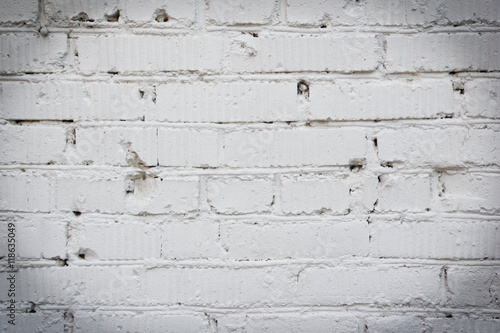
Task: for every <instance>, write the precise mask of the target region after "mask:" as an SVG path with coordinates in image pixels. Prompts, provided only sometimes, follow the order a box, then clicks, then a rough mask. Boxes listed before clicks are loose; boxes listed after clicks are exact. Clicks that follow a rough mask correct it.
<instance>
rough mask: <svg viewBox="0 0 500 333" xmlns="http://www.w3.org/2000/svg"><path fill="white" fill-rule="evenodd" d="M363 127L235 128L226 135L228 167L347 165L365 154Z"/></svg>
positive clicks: (225, 153) (225, 155) (225, 156)
mask: <svg viewBox="0 0 500 333" xmlns="http://www.w3.org/2000/svg"><path fill="white" fill-rule="evenodd" d="M366 146H367V141H366V138H365V133H364V131H362V130H360V129H354V128H341V129H337V128H333V129H322V128H305V129H304V128H297V129H286V130H258V131H253V132H250V131H238V132H231V133H228V134H227V135H226V139H225V150H224V158H225V164H226V165H228V166H230V167H252V166H256V167H270V166H303V165H313V166H331V165H349V164H350V163H351V162H353V161H361V160H363V159H364V158H365V153H366Z"/></svg>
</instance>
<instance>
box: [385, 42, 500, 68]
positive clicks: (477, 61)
mask: <svg viewBox="0 0 500 333" xmlns="http://www.w3.org/2000/svg"><path fill="white" fill-rule="evenodd" d="M386 40H387V66H386V67H387V70H388V71H389V72H395V73H398V72H400V73H404V72H450V71H483V70H484V71H497V70H499V69H500V57H498V56H492V57H485V56H484V55H485V54H488V55H490V54H498V53H500V34H499V33H482V34H477V33H456V34H444V33H436V34H421V35H410V36H408V35H391V36H388V37H387V38H386Z"/></svg>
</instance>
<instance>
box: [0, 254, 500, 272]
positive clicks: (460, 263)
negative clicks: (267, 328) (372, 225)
mask: <svg viewBox="0 0 500 333" xmlns="http://www.w3.org/2000/svg"><path fill="white" fill-rule="evenodd" d="M68 265H69V266H59V267H63V268H64V267H74V268H76V267H79V268H81V267H88V268H94V267H116V268H118V267H122V266H126V267H138V268H144V269H145V270H153V269H162V268H204V269H205V268H207V269H209V268H221V269H231V268H258V267H281V266H284V267H293V268H294V269H295V268H302V266H304V265H305V266H307V268H311V267H316V266H321V267H329V268H338V267H341V268H352V267H356V268H379V267H383V268H389V267H394V266H397V267H420V268H422V267H435V266H439V267H441V266H447V267H457V268H458V267H489V268H500V260H499V259H492V260H480V259H423V258H375V257H363V256H360V257H351V256H345V257H336V258H330V259H318V258H314V259H308V258H297V259H270V260H267V259H262V260H249V259H248V260H247V259H240V260H237V259H233V260H231V259H221V258H206V259H143V260H139V259H137V260H80V259H77V260H71V259H70V260H68ZM29 267H30V266H26V267H23V268H29ZM49 267H50V266H49ZM54 267H56V266H54ZM6 270H7V269H6V268H1V271H6Z"/></svg>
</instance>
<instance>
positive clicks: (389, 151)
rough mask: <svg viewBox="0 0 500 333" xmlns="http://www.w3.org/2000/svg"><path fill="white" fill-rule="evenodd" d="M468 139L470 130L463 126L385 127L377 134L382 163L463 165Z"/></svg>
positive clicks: (379, 155)
mask: <svg viewBox="0 0 500 333" xmlns="http://www.w3.org/2000/svg"><path fill="white" fill-rule="evenodd" d="M467 140H468V131H467V129H466V128H462V127H448V128H435V129H422V128H414V127H411V128H403V129H397V130H392V129H385V130H382V131H381V132H379V133H378V134H377V146H378V157H379V159H380V160H381V161H382V163H384V162H390V163H404V164H410V165H415V164H416V165H431V166H442V167H446V166H457V165H463V164H464V162H465V160H466V158H467V157H466V155H467V154H468V153H469V152H468V151H466V150H464V146H466V145H467ZM485 149H486V147H485Z"/></svg>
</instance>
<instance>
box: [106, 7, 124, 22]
mask: <svg viewBox="0 0 500 333" xmlns="http://www.w3.org/2000/svg"><path fill="white" fill-rule="evenodd" d="M104 18H105V19H106V21H108V22H118V20H119V19H120V11H119V10H118V9H117V10H116V11H115V12H114V13H112V14H109V15H108V14H104Z"/></svg>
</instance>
